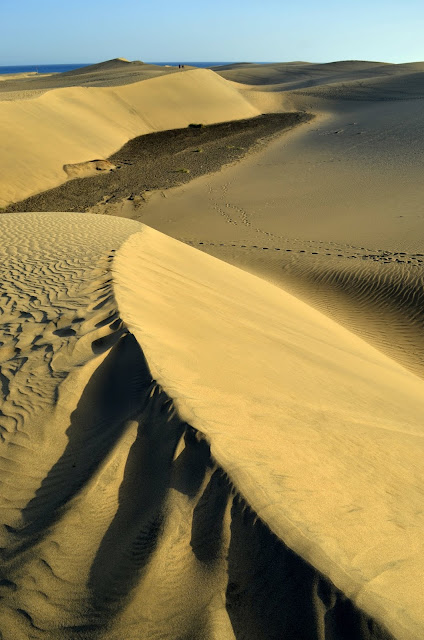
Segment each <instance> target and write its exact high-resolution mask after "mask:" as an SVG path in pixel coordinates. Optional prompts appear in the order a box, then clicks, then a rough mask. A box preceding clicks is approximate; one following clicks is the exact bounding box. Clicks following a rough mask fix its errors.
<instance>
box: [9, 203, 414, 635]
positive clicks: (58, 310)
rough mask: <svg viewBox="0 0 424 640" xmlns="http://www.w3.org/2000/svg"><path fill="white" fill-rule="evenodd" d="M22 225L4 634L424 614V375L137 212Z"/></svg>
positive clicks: (394, 626)
mask: <svg viewBox="0 0 424 640" xmlns="http://www.w3.org/2000/svg"><path fill="white" fill-rule="evenodd" d="M0 224H1V231H2V238H3V244H2V256H1V265H2V267H1V268H2V289H3V293H2V297H3V300H4V303H3V308H2V312H3V313H2V319H3V324H2V326H3V333H2V338H1V341H2V343H3V346H2V387H3V396H4V400H3V404H2V427H1V428H2V443H1V448H2V453H1V466H2V501H3V504H2V518H3V525H4V526H3V529H2V542H1V547H2V576H1V585H2V587H1V588H2V591H3V594H2V595H3V598H2V600H1V603H0V607H1V614H0V625H1V626H0V629H1V633H2V637H4V638H5V640H9V639H12V638H13V640H15V639H20V638H25V639H26V638H29V637H32V638H52V639H53V638H108V639H109V638H110V639H114V638H116V639H122V638H127V639H131V638H134V639H135V638H140V637H142V638H159V637H160V638H170V639H171V638H241V637H243V638H249V639H250V638H251V639H252V640H253V638H280V637H289V638H295V637H296V638H330V637H337V638H373V639H374V638H390V637H392V635H393V637H396V638H399V639H401V640H403V639H405V640H406V639H408V640H409V639H412V638H417V639H418V638H420V637H421V636H422V630H423V628H424V617H423V609H422V606H421V605H422V598H421V596H422V594H421V593H420V585H421V579H422V571H423V568H424V567H423V564H424V553H423V551H424V550H423V540H422V536H421V531H422V522H421V520H422V509H421V504H422V491H423V488H424V478H423V471H422V455H423V451H422V433H423V426H422V415H423V410H424V393H423V391H424V382H423V381H422V380H421V379H419V378H418V377H416V376H414V375H413V374H411V373H408V372H407V371H406V370H405V369H403V368H402V367H401V366H399V365H398V364H396V363H395V362H394V361H392V360H390V359H388V358H387V357H386V356H384V355H382V354H380V353H379V352H378V351H376V350H375V349H373V348H372V347H370V346H369V345H367V344H366V343H365V342H363V341H362V340H360V339H359V338H357V337H355V336H353V335H352V334H351V333H350V332H348V331H347V330H345V329H343V328H341V327H340V326H338V325H337V324H336V323H334V322H333V321H331V320H329V319H328V318H326V317H325V316H323V315H322V314H320V313H319V312H317V311H315V310H313V309H311V308H310V307H308V306H307V305H305V304H304V303H302V302H300V301H298V300H297V299H296V298H294V297H292V296H291V295H289V294H287V293H285V292H284V291H282V290H281V289H280V288H278V287H275V286H273V285H271V284H268V283H266V282H264V281H263V280H261V279H258V278H256V277H254V276H251V275H249V274H247V273H245V272H243V271H241V270H238V269H235V268H234V267H231V266H230V265H226V264H225V263H223V262H220V261H218V260H216V259H215V258H212V257H209V256H206V255H204V254H202V253H201V252H199V251H196V250H194V249H192V248H190V247H187V246H186V245H184V244H182V243H179V242H177V241H175V240H173V239H171V238H168V237H166V236H163V235H162V234H160V233H158V232H157V231H154V230H152V229H149V228H148V227H145V226H143V225H140V224H139V223H137V222H133V221H128V220H124V219H120V218H113V217H104V216H95V215H86V214H59V213H58V214H8V215H4V216H2V217H1V219H0ZM17 242H19V252H17V251H15V250H14V247H15V246H16V245H17ZM158 383H159V384H160V385H161V387H162V389H163V391H162V390H161V388H160V387H159V386H158ZM300 389H301V393H300V392H299V390H300ZM209 445H210V448H211V454H209ZM210 456H211V457H210ZM216 465H219V466H218V467H217V466H216ZM246 503H247V504H248V505H250V508H246V506H244V505H245V504H246ZM243 512H244V513H243ZM256 517H259V520H258V521H256ZM268 529H269V530H270V531H271V532H273V534H274V535H275V536H276V537H274V538H273V536H272V535H271V534H270V533H269V531H268ZM283 542H284V544H283ZM285 545H287V546H285ZM289 549H290V551H289ZM225 593H226V595H227V599H225ZM384 629H386V631H385V630H384ZM391 634H392V635H391Z"/></svg>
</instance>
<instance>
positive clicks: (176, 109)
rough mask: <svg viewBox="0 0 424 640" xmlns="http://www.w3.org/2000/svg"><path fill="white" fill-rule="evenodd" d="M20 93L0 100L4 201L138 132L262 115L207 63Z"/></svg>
mask: <svg viewBox="0 0 424 640" xmlns="http://www.w3.org/2000/svg"><path fill="white" fill-rule="evenodd" d="M73 77H74V76H71V79H72V78H73ZM0 97H1V94H0ZM18 97H19V99H13V100H7V101H1V100H0V137H1V139H2V147H1V150H0V165H1V167H2V171H1V175H0V206H2V205H5V204H6V203H8V202H12V201H15V200H21V199H22V198H24V197H25V196H28V195H30V194H32V193H36V192H38V191H42V190H44V189H48V188H49V187H52V186H55V185H57V184H60V183H62V182H64V181H65V180H66V179H67V177H68V176H67V174H66V173H65V171H64V170H63V165H65V164H75V163H80V162H86V161H88V160H94V159H98V158H106V157H107V156H108V155H110V154H111V153H112V152H114V151H116V150H117V149H119V148H120V147H121V146H122V145H123V144H124V143H125V142H127V141H128V140H129V139H130V138H132V137H134V136H137V135H141V134H143V133H150V132H152V131H162V130H165V129H175V128H178V127H186V126H188V125H189V124H190V123H203V124H210V123H213V122H223V121H227V120H237V119H242V118H249V117H253V116H256V115H258V114H259V111H258V110H257V109H256V108H255V107H253V106H252V105H251V104H250V103H249V102H248V101H247V100H246V99H245V98H244V97H242V96H241V95H240V94H239V92H238V90H237V89H235V88H234V87H233V86H232V85H231V83H228V82H227V81H226V80H224V79H223V78H221V77H219V76H218V75H217V74H215V73H214V72H213V71H209V70H207V69H194V70H191V71H190V70H189V71H184V72H181V73H172V74H168V75H165V76H162V77H156V78H152V79H149V80H143V81H141V82H136V83H132V84H125V85H124V86H117V87H83V86H72V87H68V88H66V87H65V88H61V89H55V90H50V91H47V92H45V93H43V94H42V95H38V96H36V97H31V95H29V96H27V95H25V93H24V94H23V95H21V96H18Z"/></svg>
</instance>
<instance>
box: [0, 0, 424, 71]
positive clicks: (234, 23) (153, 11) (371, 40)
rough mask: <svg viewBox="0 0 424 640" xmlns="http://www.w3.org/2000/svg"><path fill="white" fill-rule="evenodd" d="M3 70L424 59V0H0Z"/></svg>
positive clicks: (0, 51)
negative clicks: (117, 62) (122, 62)
mask: <svg viewBox="0 0 424 640" xmlns="http://www.w3.org/2000/svg"><path fill="white" fill-rule="evenodd" d="M0 22H1V24H2V37H1V40H0V66H2V65H12V64H54V63H57V64H60V63H79V62H100V61H102V60H108V59H110V58H115V57H120V56H122V57H125V58H128V59H129V60H143V61H146V62H147V61H158V62H159V61H175V62H178V61H179V60H180V61H199V62H200V61H258V62H261V61H262V62H263V61H289V60H307V61H311V62H329V61H332V60H347V59H362V60H381V61H387V62H408V61H415V60H424V44H423V43H424V37H423V33H424V0H405V1H404V2H398V1H397V2H394V1H393V0H384V1H382V0H357V2H350V3H347V2H342V1H341V0H337V1H335V0H321V1H320V2H316V1H313V0H301V2H296V0H291V1H290V2H286V3H284V1H283V0H257V1H255V2H253V1H251V0H244V1H241V0H240V1H239V0H233V1H232V0H228V1H224V0H214V2H208V1H207V0H206V1H204V2H202V1H201V0H200V1H199V0H198V1H197V2H194V0H186V2H170V1H169V0H163V1H162V2H155V1H152V0H150V1H149V2H144V1H140V0H139V1H136V0H91V1H90V0H71V1H70V2H60V0H41V1H39V2H37V0H19V2H17V1H15V0H0Z"/></svg>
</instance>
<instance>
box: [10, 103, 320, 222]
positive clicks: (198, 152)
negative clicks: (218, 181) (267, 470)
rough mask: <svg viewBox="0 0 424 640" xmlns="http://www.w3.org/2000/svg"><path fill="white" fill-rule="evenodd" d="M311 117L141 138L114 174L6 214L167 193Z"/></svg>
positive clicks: (74, 184) (82, 181)
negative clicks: (171, 188)
mask: <svg viewBox="0 0 424 640" xmlns="http://www.w3.org/2000/svg"><path fill="white" fill-rule="evenodd" d="M312 117H313V116H311V115H310V114H306V113H271V114H266V115H261V116H258V117H256V118H249V119H246V120H233V121H231V122H223V123H219V124H212V125H202V126H193V125H189V126H188V127H186V128H184V129H172V130H170V131H159V132H156V133H150V134H147V135H144V136H138V137H137V138H133V139H132V140H130V141H129V142H127V143H126V144H125V145H124V146H123V147H122V148H121V149H120V150H119V151H117V152H116V153H114V154H113V155H111V156H110V157H109V158H108V160H109V161H110V162H111V163H113V164H114V165H115V166H116V170H114V171H110V172H107V173H102V172H99V174H98V175H95V176H90V177H85V178H74V179H73V180H68V181H67V182H65V183H64V184H62V185H60V186H59V187H55V188H53V189H49V190H48V191H43V192H42V193H39V194H36V195H34V196H30V197H29V198H26V199H25V200H21V201H20V202H16V203H12V204H10V205H8V206H7V207H5V208H4V209H3V210H2V211H3V212H4V213H6V212H13V211H87V210H88V209H90V208H91V207H94V206H95V205H97V204H99V203H106V202H113V201H114V200H121V199H123V198H128V199H130V200H140V199H141V200H142V199H143V194H144V193H145V192H146V191H151V190H156V189H168V188H170V187H173V186H176V185H178V184H183V183H186V182H189V181H190V180H192V179H193V178H196V177H198V176H201V175H204V174H207V173H210V172H213V171H218V170H219V169H220V168H221V167H222V166H223V165H226V164H228V163H231V162H234V161H236V160H238V159H240V158H242V157H243V156H244V155H246V153H247V152H248V151H249V150H250V149H252V148H253V147H254V146H255V145H257V143H258V142H262V141H265V140H267V139H269V138H271V137H273V136H275V135H277V134H278V133H280V132H281V131H284V130H285V129H290V128H292V127H294V126H296V125H297V124H300V123H301V122H306V121H308V120H310V119H311V118H312ZM64 160H66V159H65V158H64Z"/></svg>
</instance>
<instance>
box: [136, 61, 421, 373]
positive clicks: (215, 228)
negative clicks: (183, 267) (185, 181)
mask: <svg viewBox="0 0 424 640" xmlns="http://www.w3.org/2000/svg"><path fill="white" fill-rule="evenodd" d="M372 64H373V63H362V66H361V64H360V63H335V64H334V65H321V66H324V67H331V68H333V69H335V73H337V74H338V73H339V71H340V69H342V70H344V71H345V70H346V69H347V70H348V71H349V69H353V71H352V74H353V75H355V74H357V73H362V71H363V70H364V69H365V70H366V69H368V68H370V66H372ZM275 66H276V67H278V68H279V67H281V66H283V65H275ZM310 66H311V65H307V67H306V68H307V69H308V68H309V67H310ZM286 67H287V65H286ZM374 67H375V68H376V69H377V70H380V69H381V70H382V71H383V70H385V69H386V67H389V72H386V71H384V73H386V75H384V76H383V75H380V76H379V77H378V78H377V77H375V78H372V79H369V80H367V79H364V80H358V79H356V80H353V79H351V80H350V81H349V82H345V81H343V82H339V83H337V82H331V83H330V84H328V83H327V84H322V86H321V87H317V86H314V87H310V88H309V89H302V90H301V91H300V90H299V91H298V90H296V91H286V90H281V89H280V85H273V84H269V85H267V86H265V85H263V86H257V87H256V88H255V87H253V85H249V86H247V85H241V84H239V86H240V90H241V91H242V92H243V94H244V95H246V96H247V97H248V99H249V100H250V102H255V103H256V105H257V106H258V107H260V106H262V109H263V110H267V108H268V107H270V108H271V109H272V108H274V109H275V108H280V109H282V108H284V105H286V106H287V105H289V106H291V107H293V108H297V109H307V110H308V111H311V112H313V113H314V114H315V116H316V117H315V120H313V121H312V122H310V123H307V124H303V125H301V126H300V127H298V128H296V129H293V130H292V131H291V132H289V133H287V134H284V135H283V136H281V138H280V139H279V140H274V141H273V142H271V143H270V144H269V145H267V147H266V148H263V149H262V150H261V151H260V152H258V153H257V154H256V155H254V156H253V155H252V156H251V157H249V158H246V159H245V160H243V161H242V162H241V163H239V164H238V165H237V166H233V167H229V168H227V169H225V171H223V172H221V173H220V174H216V175H214V176H206V177H204V178H201V179H199V180H197V181H194V182H193V183H192V184H191V185H190V186H189V187H187V186H184V187H179V188H176V189H173V190H171V191H170V192H168V193H167V196H168V197H167V198H166V199H163V198H160V197H158V196H153V197H151V198H150V200H149V203H148V204H147V205H146V206H145V208H144V210H143V211H142V212H141V213H139V216H138V219H140V220H142V221H143V222H145V223H146V224H148V225H151V226H153V227H155V228H156V229H158V230H160V231H163V232H164V233H167V234H170V235H172V236H174V237H176V238H179V239H182V240H184V241H186V242H190V243H193V245H194V246H197V247H200V248H202V249H203V250H204V251H207V252H209V253H211V254H212V255H215V256H217V257H219V258H222V259H224V260H227V261H229V262H231V263H233V264H235V265H237V266H240V267H241V268H243V269H246V270H248V271H250V272H252V273H256V274H258V275H260V276H261V277H265V278H267V279H269V280H271V281H272V282H273V283H276V284H279V285H281V286H283V287H285V288H289V289H290V291H292V292H293V293H294V294H295V295H298V296H299V297H301V298H303V299H305V300H306V301H308V302H309V303H310V304H313V305H315V306H316V307H317V308H319V309H320V310H321V311H324V312H327V313H329V314H330V315H331V316H332V317H333V318H335V319H337V321H338V322H341V323H343V324H344V325H345V326H347V327H348V328H350V329H351V330H354V331H356V332H357V333H358V335H360V336H362V337H364V338H365V339H366V340H368V341H370V342H371V343H372V344H374V345H375V346H376V347H377V348H379V349H383V351H384V352H385V353H387V354H388V355H390V357H395V358H396V359H397V360H398V361H399V362H402V364H403V365H405V366H408V367H410V368H411V370H413V371H414V372H420V375H424V370H423V367H422V362H423V359H422V356H423V342H422V337H421V336H422V326H423V321H424V318H423V316H422V301H421V292H422V282H423V280H422V278H423V276H422V266H423V262H422V260H423V254H424V227H423V216H422V207H421V202H422V200H423V198H424V187H423V182H422V166H423V161H424V154H423V149H424V146H423V144H424V140H423V131H424V119H423V111H422V104H421V100H419V99H410V98H416V97H417V96H420V95H421V94H420V92H421V78H422V74H421V73H420V72H419V71H417V69H419V68H420V67H422V63H416V64H410V65H381V64H374ZM392 68H394V69H392ZM358 69H359V71H358ZM411 69H412V70H413V73H411ZM273 70H274V66H272V68H271V74H270V77H271V79H272V77H273V76H272V73H273ZM259 71H260V72H261V74H262V77H263V78H265V77H266V69H260V70H259ZM259 71H258V73H259ZM303 72H304V70H302V73H303ZM326 72H327V71H326ZM237 73H238V71H237ZM293 73H294V74H296V73H298V72H297V71H294V72H293ZM328 73H330V72H329V71H328ZM373 73H374V71H373ZM330 79H331V78H330ZM234 84H235V83H234ZM276 86H277V87H278V89H277V90H274V89H275V87H276ZM270 88H271V89H272V91H268V89H270ZM383 88H385V89H383ZM264 89H265V90H264ZM364 92H366V94H367V96H368V98H369V99H368V98H367V99H366V100H364V99H362V98H363V97H364ZM255 96H257V98H256V101H255ZM352 96H353V97H354V99H352ZM393 97H395V98H396V99H392V98H393ZM330 98H331V99H330ZM398 98H399V99H398ZM192 211H196V212H197V215H196V216H195V217H194V216H192V215H191V212H192Z"/></svg>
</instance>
